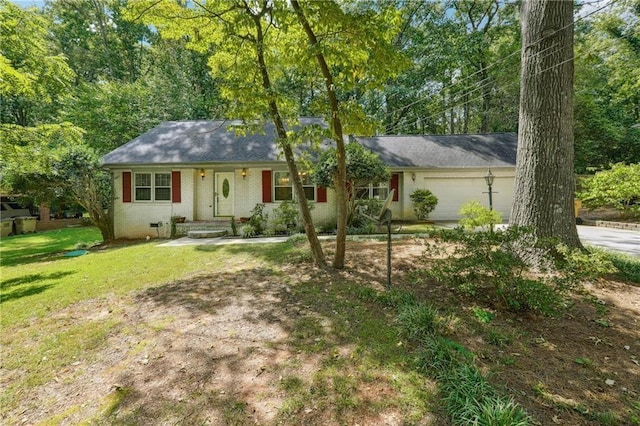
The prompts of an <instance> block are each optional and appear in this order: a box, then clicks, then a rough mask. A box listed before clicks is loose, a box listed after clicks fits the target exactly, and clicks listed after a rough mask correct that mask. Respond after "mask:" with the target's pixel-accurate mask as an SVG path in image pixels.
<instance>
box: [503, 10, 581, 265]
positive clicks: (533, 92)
mask: <svg viewBox="0 0 640 426" xmlns="http://www.w3.org/2000/svg"><path fill="white" fill-rule="evenodd" d="M521 19H522V54H521V55H522V72H521V89H520V115H519V131H518V155H517V164H516V177H515V188H514V199H513V205H512V208H511V219H510V222H511V224H512V225H518V226H527V227H532V228H533V230H534V236H535V238H536V240H541V239H546V238H556V239H558V240H560V242H562V243H564V244H566V245H568V246H569V247H574V248H577V247H581V244H580V240H579V238H578V233H577V229H576V223H575V217H574V212H573V197H574V192H575V176H574V173H573V161H574V153H573V2H570V1H553V0H525V1H524V3H523V5H522V18H521ZM534 257H535V255H534ZM529 260H531V261H532V262H534V263H535V261H536V259H529Z"/></svg>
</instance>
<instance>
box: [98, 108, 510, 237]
mask: <svg viewBox="0 0 640 426" xmlns="http://www.w3.org/2000/svg"><path fill="white" fill-rule="evenodd" d="M300 121H301V124H302V125H306V124H312V123H314V124H319V123H321V122H320V121H319V120H318V119H308V118H303V119H301V120H300ZM234 124H237V123H234V122H230V121H224V120H216V121H172V122H164V123H161V124H160V125H158V126H157V127H155V128H153V129H151V130H149V131H148V132H146V133H144V134H142V135H140V136H139V137H137V138H135V139H133V140H132V141H130V142H128V143H126V144H125V145H122V146H121V147H119V148H117V149H115V150H113V151H112V152H110V153H109V154H107V155H106V156H105V157H104V165H105V167H107V168H108V169H109V170H111V172H112V173H113V179H114V195H115V198H114V213H115V235H116V238H140V237H145V236H155V235H156V230H153V229H150V224H151V223H159V222H162V223H163V224H165V225H168V224H169V222H170V218H171V217H172V216H183V217H185V218H186V220H187V221H210V220H214V219H216V218H229V217H231V216H234V217H235V218H236V219H238V218H242V217H248V216H249V215H250V212H251V210H252V209H253V208H254V206H255V205H256V204H257V203H265V205H266V210H267V211H272V210H273V209H274V208H276V207H277V206H278V205H279V203H280V202H282V201H284V200H287V199H291V197H292V190H291V183H290V182H291V181H290V179H289V174H288V170H287V166H286V163H285V162H284V160H283V159H281V158H280V156H279V153H278V150H277V147H276V145H275V136H274V131H273V127H272V126H268V125H267V126H265V129H264V132H263V133H260V134H248V135H246V136H238V135H236V133H235V132H234V130H233V128H232V127H233V126H234ZM516 139H517V138H516V135H515V134H513V133H498V134H485V135H444V136H425V135H413V136H377V137H370V138H361V137H356V138H353V139H352V142H351V143H355V142H357V143H361V144H363V145H364V146H366V147H367V148H369V149H371V150H372V151H374V152H377V153H378V154H379V155H380V157H381V158H382V160H383V161H384V162H385V163H386V164H387V165H388V166H389V167H390V169H391V171H392V178H391V181H390V182H388V183H387V182H383V183H381V184H380V185H377V186H372V187H371V188H369V192H370V196H380V197H385V196H386V193H387V191H388V190H389V189H391V188H394V189H396V196H395V198H394V200H393V203H392V211H393V215H394V218H395V219H400V220H402V219H405V220H409V219H414V218H415V217H414V215H413V211H412V205H411V201H410V199H409V195H410V194H411V193H412V192H413V191H414V190H415V189H418V188H427V189H429V190H431V191H432V192H433V193H434V194H435V195H436V196H437V197H438V199H439V202H438V206H437V207H436V209H435V211H434V212H432V214H431V215H430V218H432V219H434V220H457V219H458V216H457V212H458V210H459V208H460V206H461V205H462V204H463V203H465V202H466V201H469V200H473V199H475V200H478V201H481V202H482V203H483V204H487V194H486V193H484V194H483V192H486V191H487V187H486V184H485V182H484V179H483V176H484V175H485V174H486V172H487V169H489V168H491V170H492V172H493V174H494V175H495V176H496V179H495V182H494V185H493V190H494V191H495V192H496V195H495V196H494V209H496V210H499V211H501V212H502V214H503V218H505V219H507V218H508V214H509V210H510V206H511V198H512V191H513V189H512V187H513V179H514V174H515V158H516V145H517V141H516ZM302 149H304V148H302ZM305 188H306V193H307V197H308V198H309V199H312V200H313V201H314V202H315V208H314V209H313V211H312V214H313V216H314V221H315V222H316V223H317V224H322V223H330V222H332V221H334V220H335V211H336V208H335V195H334V192H333V191H332V190H330V189H326V188H321V187H317V186H316V185H314V184H313V182H312V180H311V179H310V178H307V179H306V185H305ZM161 229H162V232H161V233H160V235H162V236H166V235H168V232H169V226H163V227H161Z"/></svg>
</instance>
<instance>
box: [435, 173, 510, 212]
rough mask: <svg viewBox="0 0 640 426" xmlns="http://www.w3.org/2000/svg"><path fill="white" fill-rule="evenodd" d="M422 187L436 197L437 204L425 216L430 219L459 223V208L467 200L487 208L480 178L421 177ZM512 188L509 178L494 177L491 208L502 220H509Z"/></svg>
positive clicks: (487, 201)
mask: <svg viewBox="0 0 640 426" xmlns="http://www.w3.org/2000/svg"><path fill="white" fill-rule="evenodd" d="M424 187H425V188H427V189H428V190H430V191H431V192H433V194H434V195H435V196H436V197H438V205H437V206H436V208H435V210H434V211H433V212H432V213H431V214H429V218H430V219H432V220H454V221H457V220H459V219H460V217H459V216H458V211H459V210H460V207H461V206H462V205H463V204H464V203H466V202H467V201H471V200H475V201H479V202H480V203H481V204H482V205H484V206H487V207H489V194H488V193H487V191H488V188H487V185H486V183H485V181H484V179H483V178H451V177H448V178H425V179H424ZM512 187H513V178H502V179H498V178H497V179H495V181H494V185H493V188H492V190H493V208H494V210H498V211H500V212H501V213H502V218H503V220H507V219H508V217H509V211H510V209H511V198H512V193H513V189H512Z"/></svg>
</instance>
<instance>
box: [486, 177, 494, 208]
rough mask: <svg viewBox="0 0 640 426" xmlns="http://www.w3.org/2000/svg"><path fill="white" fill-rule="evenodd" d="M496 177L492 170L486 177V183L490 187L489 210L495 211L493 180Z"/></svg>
mask: <svg viewBox="0 0 640 426" xmlns="http://www.w3.org/2000/svg"><path fill="white" fill-rule="evenodd" d="M494 178H495V176H494V175H493V173H491V169H489V170H488V171H487V174H486V175H485V176H484V181H485V182H486V183H487V186H488V187H489V210H493V191H492V190H491V187H492V186H493V179H494Z"/></svg>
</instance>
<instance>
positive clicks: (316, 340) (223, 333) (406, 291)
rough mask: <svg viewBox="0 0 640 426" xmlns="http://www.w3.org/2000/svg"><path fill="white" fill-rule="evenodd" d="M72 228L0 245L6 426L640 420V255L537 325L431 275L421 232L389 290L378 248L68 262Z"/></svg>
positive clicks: (131, 255) (196, 252) (139, 249)
mask: <svg viewBox="0 0 640 426" xmlns="http://www.w3.org/2000/svg"><path fill="white" fill-rule="evenodd" d="M65 231H66V232H65V233H63V234H52V235H46V233H41V234H33V235H26V236H21V237H20V238H19V239H15V240H13V239H3V241H2V246H1V247H0V250H1V252H0V255H1V256H2V257H3V263H2V265H3V266H2V277H1V278H2V280H1V293H0V298H1V299H0V308H1V313H2V320H1V321H2V322H1V325H2V337H1V341H0V343H1V345H2V346H1V351H2V354H1V355H2V358H1V359H2V365H1V368H0V384H1V385H2V389H3V392H2V395H1V396H0V406H2V407H3V410H2V414H1V415H2V417H1V419H2V423H3V424H9V425H12V424H23V423H26V424H60V423H67V424H78V423H95V424H236V425H243V424H247V425H248V424H290V425H298V424H308V425H338V424H356V423H359V424H427V425H429V424H430V425H446V424H468V423H465V418H472V417H473V416H475V415H478V414H479V413H480V414H482V415H484V416H485V417H487V416H488V417H493V418H495V419H502V420H495V422H494V423H491V424H495V425H505V426H507V425H513V424H531V425H534V424H584V425H627V424H629V425H638V424H640V364H639V362H640V343H639V342H640V330H639V329H638V327H636V326H635V324H637V323H638V322H639V321H640V307H639V306H638V305H637V303H635V302H636V301H637V300H640V287H639V286H638V283H637V270H638V265H639V264H640V262H637V261H636V259H632V258H627V257H624V258H617V260H616V262H618V264H617V267H618V268H619V269H624V271H625V274H624V275H623V276H620V275H611V276H607V277H599V278H596V279H594V280H591V281H590V282H589V283H587V285H586V286H585V287H583V288H581V289H580V291H578V292H575V293H573V294H572V295H571V298H570V299H569V300H568V302H569V303H568V305H567V311H566V312H565V313H564V314H563V316H560V317H543V316H540V315H533V314H526V313H513V312H504V311H502V310H500V309H498V307H497V306H495V305H492V302H491V301H490V300H489V299H487V298H486V295H484V294H480V295H478V294H476V295H471V294H467V293H466V292H468V288H467V287H464V286H463V287H459V289H466V290H465V291H464V292H460V291H459V289H454V288H451V287H447V285H445V284H443V282H440V281H437V280H434V279H433V278H429V270H428V268H427V269H425V265H427V264H429V262H432V261H433V260H430V259H429V258H428V257H425V255H424V251H425V245H424V244H425V242H426V241H425V240H422V239H414V238H412V237H407V238H405V239H398V240H394V246H393V256H394V258H393V267H394V272H393V287H394V289H393V291H387V290H385V288H384V284H385V283H386V269H385V267H386V261H385V253H386V241H384V239H383V240H380V241H377V240H372V239H368V240H364V239H363V240H353V241H348V258H347V259H348V262H347V268H346V269H345V270H344V271H340V272H336V271H331V270H327V271H322V270H319V269H316V268H314V267H312V266H310V264H309V262H310V255H309V252H308V249H307V248H306V243H305V242H304V241H302V242H297V243H296V242H287V243H280V244H266V245H245V244H243V245H224V246H183V247H161V246H159V242H157V241H149V242H144V241H139V242H119V243H118V244H112V245H111V246H104V245H98V246H94V247H92V248H89V249H88V251H89V253H88V254H86V255H84V256H80V257H72V258H69V257H65V256H63V253H65V252H66V251H69V250H73V249H76V248H78V247H79V246H78V245H77V244H78V243H80V244H81V246H91V245H92V244H93V242H94V241H95V238H96V235H97V234H96V231H95V230H91V229H84V228H82V229H73V230H65ZM56 237H59V238H56ZM63 240H64V241H65V242H64V243H62V242H61V241H63ZM46 241H49V244H47V243H46ZM15 242H19V243H20V244H15ZM38 244H40V249H39V250H36V249H35V247H36V245H38ZM22 246H24V247H22ZM323 246H324V248H325V251H326V253H327V255H328V256H329V257H330V256H331V254H332V252H333V250H335V242H331V241H328V242H323ZM26 247H29V248H26ZM17 253H22V254H24V256H20V255H17ZM5 255H6V256H7V257H6V258H5ZM5 259H10V260H7V261H6V263H5ZM625 280H626V281H625ZM461 284H464V283H461ZM465 416H466V417H465Z"/></svg>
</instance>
